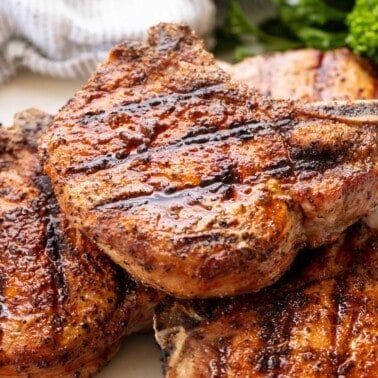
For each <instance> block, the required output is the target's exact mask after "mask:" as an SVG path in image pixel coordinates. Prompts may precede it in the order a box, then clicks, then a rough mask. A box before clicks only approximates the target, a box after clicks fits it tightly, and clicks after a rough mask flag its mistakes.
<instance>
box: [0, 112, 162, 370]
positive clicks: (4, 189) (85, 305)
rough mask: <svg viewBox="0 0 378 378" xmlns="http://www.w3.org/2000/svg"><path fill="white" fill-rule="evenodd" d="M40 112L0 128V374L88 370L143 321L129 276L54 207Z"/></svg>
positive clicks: (142, 301) (152, 297) (144, 293)
mask: <svg viewBox="0 0 378 378" xmlns="http://www.w3.org/2000/svg"><path fill="white" fill-rule="evenodd" d="M50 122H51V117H50V116H48V115H46V114H45V113H42V112H39V111H35V110H31V111H27V112H24V113H22V114H18V115H17V117H16V119H15V125H14V126H13V128H11V129H5V128H0V166H1V170H0V193H1V195H0V330H1V332H0V376H5V377H6V376H25V377H26V376H27V377H41V376H43V377H57V376H61V377H78V376H80V377H89V376H91V375H93V374H94V373H95V372H96V371H98V370H99V369H100V368H101V367H102V366H103V365H104V364H106V363H107V362H108V361H109V359H110V358H111V357H112V356H113V355H114V354H115V353H116V351H117V350H118V348H119V345H120V342H121V340H122V338H123V337H124V336H125V335H126V334H127V333H130V332H134V331H137V330H139V329H141V328H144V327H145V326H146V323H149V322H151V316H152V313H151V312H152V308H153V305H154V304H156V302H157V298H158V294H157V293H156V292H155V291H153V290H150V289H147V288H145V287H144V286H142V285H139V284H136V283H135V282H134V281H133V280H132V279H130V278H129V277H128V276H127V275H125V273H124V272H123V271H122V270H121V269H119V268H118V267H116V266H115V265H114V264H113V263H112V262H111V260H110V259H109V258H108V257H107V256H105V255H104V254H102V253H101V252H100V251H99V250H98V249H97V248H96V247H95V246H94V245H93V244H92V243H91V242H90V241H89V240H88V239H87V238H85V237H83V236H82V235H81V234H80V232H78V231H76V230H75V229H73V228H71V227H70V226H69V224H68V223H67V221H66V220H65V219H64V217H63V216H62V215H61V214H60V212H59V209H58V207H57V204H56V202H55V199H54V197H53V195H52V190H51V188H50V183H49V180H48V178H47V177H45V176H42V174H41V167H40V164H39V161H38V157H37V154H36V139H37V137H38V135H39V134H40V131H41V130H42V129H44V128H45V127H46V126H47V125H48V124H49V123H50Z"/></svg>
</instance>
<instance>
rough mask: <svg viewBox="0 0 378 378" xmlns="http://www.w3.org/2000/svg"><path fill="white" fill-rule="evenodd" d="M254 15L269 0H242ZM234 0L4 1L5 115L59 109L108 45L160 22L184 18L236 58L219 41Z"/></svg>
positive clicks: (0, 35)
mask: <svg viewBox="0 0 378 378" xmlns="http://www.w3.org/2000/svg"><path fill="white" fill-rule="evenodd" d="M240 3H241V4H242V6H243V8H244V9H247V11H248V14H249V15H251V16H252V18H253V19H256V20H259V19H261V18H262V17H261V16H263V17H265V16H266V15H267V14H269V12H270V11H271V9H273V7H272V4H271V2H270V1H269V0H267V1H262V0H252V1H246V0H244V1H241V2H240ZM229 6H230V1H228V0H160V1H155V0H127V1H123V0H54V1H50V0H17V1H15V0H2V1H1V7H0V122H2V123H3V124H5V125H8V124H10V123H11V122H12V118H13V114H14V113H15V112H17V111H20V110H22V109H24V108H28V107H37V108H41V109H43V110H45V111H48V112H50V113H55V112H56V111H57V110H58V109H59V108H60V107H61V106H62V105H63V104H64V103H65V102H66V101H67V100H68V98H69V97H71V96H72V95H73V94H74V93H75V91H76V90H77V89H79V88H80V86H81V85H82V83H83V82H84V81H85V80H86V79H87V78H88V76H89V75H90V73H91V72H93V70H94V69H95V67H96V66H97V64H99V63H100V62H102V61H103V60H104V59H105V57H106V55H107V53H108V51H109V49H110V48H111V47H112V46H114V45H115V44H117V43H119V42H122V41H124V40H140V41H142V40H143V39H144V38H145V35H146V31H147V29H148V28H149V27H150V26H152V25H154V24H156V23H158V22H184V23H187V24H189V25H190V26H191V27H192V28H193V29H194V30H195V31H196V32H197V33H198V34H199V35H200V36H201V37H203V38H204V40H205V41H206V44H207V47H208V48H209V49H215V51H217V50H218V55H219V57H220V58H222V59H226V60H232V59H233V52H232V49H231V48H229V47H230V45H229V44H227V43H225V48H223V49H222V48H221V45H222V43H221V42H222V41H217V38H216V37H217V30H220V29H221V28H222V25H224V23H225V22H226V19H227V15H228V11H229Z"/></svg>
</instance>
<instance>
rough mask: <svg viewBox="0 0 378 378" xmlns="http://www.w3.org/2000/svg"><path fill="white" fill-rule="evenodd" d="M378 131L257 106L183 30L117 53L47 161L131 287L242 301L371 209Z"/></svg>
mask: <svg viewBox="0 0 378 378" xmlns="http://www.w3.org/2000/svg"><path fill="white" fill-rule="evenodd" d="M375 106H376V107H377V104H375ZM357 113H358V112H357ZM373 118H374V117H372V118H371V119H370V121H369V122H370V123H369V122H364V121H361V120H359V121H356V122H354V121H351V120H350V119H349V118H348V117H345V114H344V113H343V112H341V114H338V115H336V116H333V115H329V114H326V112H325V113H324V112H323V113H322V114H320V113H319V115H317V114H316V111H315V112H314V109H308V108H307V109H304V108H302V107H301V106H300V105H299V104H298V105H297V104H294V103H289V102H285V101H275V100H274V101H273V100H270V99H268V98H264V97H261V96H259V95H257V94H256V93H255V92H252V91H251V90H249V89H248V88H247V87H246V86H244V85H241V84H238V83H236V82H232V81H231V80H230V78H229V76H228V75H227V74H226V73H225V72H224V71H223V70H221V69H220V68H219V67H218V66H217V65H216V64H215V62H214V60H213V57H212V55H211V54H209V53H207V52H206V51H205V50H204V49H203V44H202V42H201V41H200V40H199V39H198V38H197V37H196V36H195V34H194V33H193V32H192V31H191V30H190V29H189V28H188V27H186V26H182V25H172V24H160V25H158V26H157V27H154V28H152V29H151V30H150V33H149V37H148V40H147V42H146V44H144V45H142V44H139V43H132V42H130V43H125V44H122V45H119V46H118V47H116V48H115V49H113V50H112V51H111V53H110V55H109V57H108V59H107V61H106V62H105V63H104V64H103V65H102V66H100V67H99V69H98V70H97V72H95V73H94V75H93V76H92V78H91V79H90V80H89V81H88V83H87V84H86V85H85V86H84V87H83V89H82V90H81V91H79V92H78V93H77V94H76V96H75V97H74V98H73V99H71V100H70V101H69V102H68V104H67V105H66V106H65V107H64V108H63V109H62V110H61V111H60V113H59V114H58V115H57V116H56V118H55V120H54V123H53V125H52V127H51V128H50V129H49V131H48V133H47V134H46V135H45V136H44V138H43V144H42V148H41V152H42V156H43V159H44V161H45V172H46V173H47V174H48V175H49V176H50V178H51V179H52V182H53V186H54V191H55V193H56V195H57V198H58V201H59V203H60V205H61V207H62V209H63V211H64V212H65V214H66V215H67V217H68V218H69V219H70V221H71V222H73V224H74V225H75V227H78V228H79V229H80V230H82V231H83V232H84V233H85V234H86V235H87V236H89V237H90V238H91V239H92V240H94V241H95V243H97V245H98V246H100V248H101V249H103V250H104V251H105V252H106V253H108V254H109V255H110V256H111V257H112V259H113V260H114V261H116V262H117V263H118V264H120V265H121V266H122V267H124V268H125V269H126V270H128V271H129V272H130V273H131V274H132V275H133V276H135V277H137V278H138V279H140V280H141V281H143V282H146V283H148V284H150V285H152V286H154V287H156V288H159V289H162V290H164V291H167V292H169V293H171V294H173V295H175V296H179V297H211V296H223V295H233V294H237V293H244V292H250V291H257V290H260V289H261V288H263V287H265V286H267V285H270V284H272V283H273V282H275V281H276V280H277V279H278V278H279V277H280V276H282V274H283V273H284V272H285V271H286V270H287V269H288V267H289V266H290V264H291V262H292V261H293V259H294V257H295V255H296V253H297V251H298V249H299V248H301V247H304V246H306V245H307V246H311V247H316V246H319V245H321V244H324V243H330V242H332V241H334V240H335V239H336V238H337V237H338V236H339V235H340V233H341V232H342V231H343V230H344V229H345V228H346V227H347V226H349V225H350V224H352V223H354V222H356V221H357V220H358V219H359V218H361V217H363V216H365V215H366V213H367V212H369V210H370V209H372V207H373V206H375V204H376V203H377V202H378V195H377V192H378V191H377V186H378V166H377V124H378V123H377V121H376V118H377V117H375V119H373Z"/></svg>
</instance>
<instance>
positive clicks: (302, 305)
mask: <svg viewBox="0 0 378 378" xmlns="http://www.w3.org/2000/svg"><path fill="white" fill-rule="evenodd" d="M155 328H156V337H157V340H158V343H159V344H160V346H161V347H162V349H163V356H164V357H163V361H164V371H165V374H166V377H167V378H168V377H169V378H174V377H185V378H189V377H196V378H199V377H210V376H211V377H214V378H215V377H217V378H218V377H333V376H335V377H336V376H338V377H356V378H357V377H358V378H362V377H366V378H370V377H373V376H376V372H377V371H378V358H377V357H378V233H377V231H373V230H371V229H367V227H363V226H361V225H359V226H355V227H354V229H352V230H350V231H349V232H348V233H347V234H345V235H343V237H341V238H340V240H338V241H337V242H336V243H334V244H333V245H332V246H328V247H324V248H323V249H321V250H315V251H304V253H303V252H302V253H301V254H300V255H299V256H298V259H297V260H296V261H295V263H294V267H293V269H292V270H291V271H290V273H289V274H288V275H287V276H286V277H284V278H283V279H282V280H281V281H279V282H278V283H277V284H275V285H274V286H273V287H270V288H266V289H263V290H262V291H260V292H259V293H255V294H250V295H244V296H240V297H235V298H227V299H211V300H210V299H208V300H174V299H167V300H166V301H163V302H162V303H161V304H159V306H158V307H157V308H156V315H155Z"/></svg>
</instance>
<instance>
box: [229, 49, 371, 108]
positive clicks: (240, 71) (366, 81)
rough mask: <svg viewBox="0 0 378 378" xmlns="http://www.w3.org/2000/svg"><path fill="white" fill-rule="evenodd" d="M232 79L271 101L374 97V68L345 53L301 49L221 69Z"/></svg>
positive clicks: (364, 61)
mask: <svg viewBox="0 0 378 378" xmlns="http://www.w3.org/2000/svg"><path fill="white" fill-rule="evenodd" d="M224 67H225V69H226V70H227V72H229V73H230V75H231V76H232V78H234V79H235V80H239V81H241V82H243V83H245V84H247V85H249V86H251V87H252V88H255V89H257V90H258V91H260V92H261V93H262V94H264V95H267V96H272V97H274V98H291V99H298V100H302V101H328V100H350V99H373V98H377V97H378V91H377V88H378V80H377V72H378V71H377V67H374V66H373V65H372V64H371V63H369V62H368V61H366V60H364V59H362V58H360V57H357V56H356V55H354V54H353V53H351V52H350V51H349V50H347V49H338V50H334V51H326V52H322V51H318V50H313V49H301V50H295V51H285V52H278V53H273V54H266V55H260V56H257V57H253V58H246V59H244V60H243V61H242V62H240V63H238V64H235V65H232V66H231V65H225V66H224Z"/></svg>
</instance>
